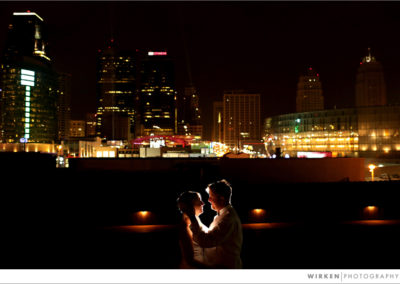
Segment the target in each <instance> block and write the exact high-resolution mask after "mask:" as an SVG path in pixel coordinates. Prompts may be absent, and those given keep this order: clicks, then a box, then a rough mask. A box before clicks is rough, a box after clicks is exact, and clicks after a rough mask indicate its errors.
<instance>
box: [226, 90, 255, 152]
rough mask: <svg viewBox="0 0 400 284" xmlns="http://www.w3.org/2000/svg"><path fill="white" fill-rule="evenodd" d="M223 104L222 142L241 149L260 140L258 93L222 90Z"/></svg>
mask: <svg viewBox="0 0 400 284" xmlns="http://www.w3.org/2000/svg"><path fill="white" fill-rule="evenodd" d="M223 105H224V110H223V118H222V121H223V143H224V144H226V145H227V146H229V147H231V148H238V149H241V148H242V147H243V146H244V145H245V144H246V142H247V143H254V142H260V94H254V93H248V92H244V91H230V92H224V97H223Z"/></svg>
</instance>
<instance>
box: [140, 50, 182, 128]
mask: <svg viewBox="0 0 400 284" xmlns="http://www.w3.org/2000/svg"><path fill="white" fill-rule="evenodd" d="M140 66H141V67H140V84H139V86H140V87H139V91H138V92H139V114H140V118H139V119H140V127H138V129H137V131H138V135H137V136H150V135H155V136H158V135H175V134H177V131H178V115H177V111H178V110H177V102H176V101H177V93H176V91H175V66H174V62H173V60H172V59H171V58H170V57H169V56H168V54H167V52H166V51H148V52H147V54H145V55H144V58H142V60H141V64H140Z"/></svg>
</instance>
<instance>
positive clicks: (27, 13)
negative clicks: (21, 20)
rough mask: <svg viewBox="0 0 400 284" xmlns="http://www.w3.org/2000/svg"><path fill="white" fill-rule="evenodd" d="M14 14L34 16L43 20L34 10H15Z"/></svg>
mask: <svg viewBox="0 0 400 284" xmlns="http://www.w3.org/2000/svg"><path fill="white" fill-rule="evenodd" d="M13 15H14V16H36V17H38V19H39V20H41V21H42V22H43V19H42V18H41V17H40V16H39V15H38V14H36V13H34V12H15V13H13Z"/></svg>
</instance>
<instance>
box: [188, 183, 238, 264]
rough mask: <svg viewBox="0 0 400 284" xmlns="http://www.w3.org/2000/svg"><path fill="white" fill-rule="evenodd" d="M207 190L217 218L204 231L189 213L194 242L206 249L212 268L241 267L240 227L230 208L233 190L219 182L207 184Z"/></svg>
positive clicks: (207, 258)
mask: <svg viewBox="0 0 400 284" xmlns="http://www.w3.org/2000/svg"><path fill="white" fill-rule="evenodd" d="M206 191H207V193H208V194H209V198H208V201H209V202H210V203H211V209H212V210H214V211H216V212H217V216H215V217H214V221H213V222H212V223H211V225H210V228H209V229H208V231H203V230H202V229H201V225H200V224H199V222H198V220H197V218H196V217H195V215H194V214H189V216H190V219H191V225H190V229H191V230H192V232H193V240H194V241H195V242H197V243H198V244H199V245H200V246H201V247H203V248H205V260H206V262H207V264H208V265H210V266H212V267H215V268H242V261H241V259H240V252H241V249H242V243H243V235H242V224H241V222H240V219H239V216H238V215H237V213H236V211H235V209H233V207H232V205H231V196H232V188H231V186H230V185H229V183H228V182H227V181H226V180H220V181H217V182H215V183H212V184H210V185H208V187H207V189H206Z"/></svg>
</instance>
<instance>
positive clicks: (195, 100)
mask: <svg viewBox="0 0 400 284" xmlns="http://www.w3.org/2000/svg"><path fill="white" fill-rule="evenodd" d="M178 117H179V119H178V134H180V135H194V136H197V137H202V136H203V125H202V123H201V112H200V106H199V95H198V93H197V90H196V88H195V87H193V86H189V87H185V91H184V93H183V96H181V104H180V107H179V110H178Z"/></svg>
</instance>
